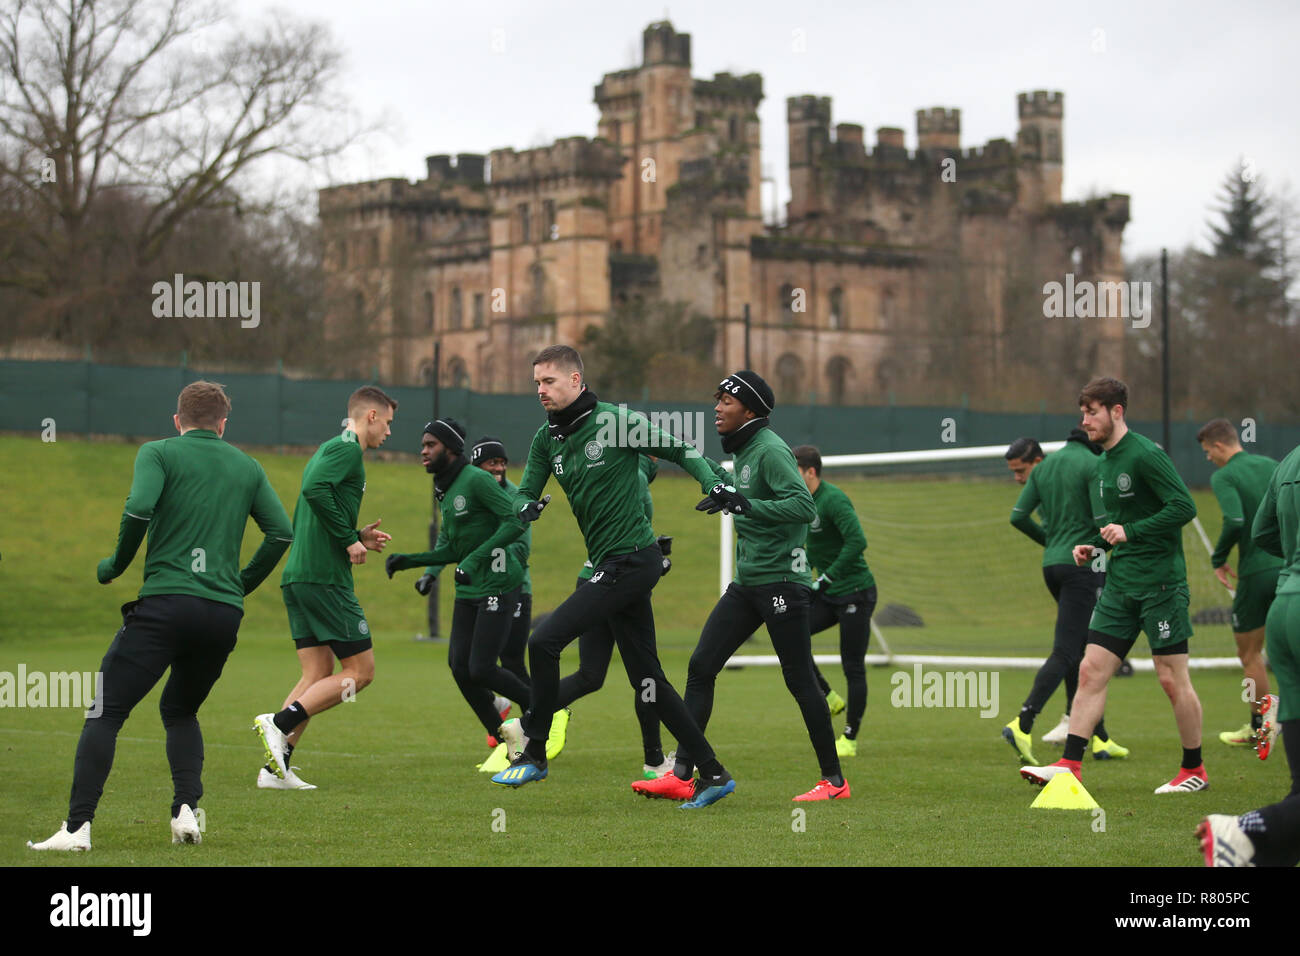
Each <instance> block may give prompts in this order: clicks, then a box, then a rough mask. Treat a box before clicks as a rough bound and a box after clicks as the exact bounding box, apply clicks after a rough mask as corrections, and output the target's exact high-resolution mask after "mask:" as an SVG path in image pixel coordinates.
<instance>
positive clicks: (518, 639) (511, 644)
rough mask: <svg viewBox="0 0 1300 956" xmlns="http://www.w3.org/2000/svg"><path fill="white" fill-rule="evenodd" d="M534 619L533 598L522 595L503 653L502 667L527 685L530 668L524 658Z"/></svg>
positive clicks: (516, 604)
mask: <svg viewBox="0 0 1300 956" xmlns="http://www.w3.org/2000/svg"><path fill="white" fill-rule="evenodd" d="M532 619H533V596H532V595H531V594H521V595H520V596H519V600H518V601H517V602H516V603H515V610H514V616H513V617H512V618H511V620H510V637H509V638H507V639H506V646H505V648H504V649H503V650H502V651H501V666H502V667H504V668H505V669H506V670H508V671H509V672H510V673H512V674H514V675H515V676H516V677H518V678H519V679H520V680H521V681H523V682H524V683H525V684H527V683H528V668H527V667H526V666H525V665H524V656H525V655H526V654H527V653H528V628H529V625H530V624H531V623H532Z"/></svg>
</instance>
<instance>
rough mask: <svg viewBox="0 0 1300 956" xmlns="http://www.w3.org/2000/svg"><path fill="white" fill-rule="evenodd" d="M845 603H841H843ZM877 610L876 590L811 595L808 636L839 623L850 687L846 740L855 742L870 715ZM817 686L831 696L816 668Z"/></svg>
mask: <svg viewBox="0 0 1300 956" xmlns="http://www.w3.org/2000/svg"><path fill="white" fill-rule="evenodd" d="M841 602H842V603H841ZM875 610H876V588H875V586H874V585H873V586H871V587H869V588H867V589H866V590H865V591H855V592H854V593H852V594H844V595H838V596H836V597H834V598H830V599H828V598H827V596H826V595H825V594H822V592H821V591H820V590H818V591H814V592H813V593H812V606H811V607H810V608H809V610H808V633H809V634H818V633H820V632H822V631H824V630H826V629H827V628H828V627H831V626H832V625H834V624H835V623H836V622H837V621H838V622H839V625H840V665H841V666H842V667H843V668H844V679H845V681H847V682H848V685H849V701H848V714H847V715H846V717H845V724H844V736H846V737H848V738H849V739H850V740H853V739H854V738H856V737H857V735H858V731H859V730H861V729H862V717H863V715H864V714H865V713H866V712H867V664H866V661H865V660H863V658H865V657H866V656H867V643H868V642H869V641H870V640H871V615H872V614H873V613H874V612H875ZM813 670H814V672H815V675H816V677H817V684H818V686H819V687H820V688H821V692H822V696H823V697H825V696H826V695H827V694H828V693H830V689H831V685H830V684H829V683H827V681H826V678H825V677H823V676H822V672H821V671H820V670H818V669H817V665H816V664H815V663H814V664H813Z"/></svg>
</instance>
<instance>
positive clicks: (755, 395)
mask: <svg viewBox="0 0 1300 956" xmlns="http://www.w3.org/2000/svg"><path fill="white" fill-rule="evenodd" d="M718 391H719V392H726V393H727V394H728V395H730V396H731V397H732V398H734V399H735V400H736V401H738V402H740V404H742V405H744V406H745V407H746V408H748V409H749V410H750V411H751V412H753V413H754V414H755V415H758V416H759V417H765V416H767V415H770V414H772V409H774V408H776V396H775V395H773V394H772V389H771V387H770V386H769V385H768V384H767V382H765V381H763V378H762V376H760V375H759V374H758V373H757V372H751V371H750V370H749V369H747V368H746V369H741V370H740V371H739V372H732V373H731V374H730V375H728V376H727V377H726V378H724V379H723V380H722V382H721V383H720V384H719V385H718Z"/></svg>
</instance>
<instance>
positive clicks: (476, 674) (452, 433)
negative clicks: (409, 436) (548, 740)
mask: <svg viewBox="0 0 1300 956" xmlns="http://www.w3.org/2000/svg"><path fill="white" fill-rule="evenodd" d="M464 450H465V429H464V428H463V427H461V425H460V423H458V422H457V421H456V420H455V419H451V418H447V419H438V420H437V421H432V422H429V424H427V425H425V426H424V437H423V440H422V442H421V445H420V454H421V459H422V460H423V462H424V467H425V470H426V471H428V472H430V473H431V474H432V475H433V476H434V479H433V486H434V493H435V494H436V496H437V498H438V503H439V506H440V510H441V512H442V526H441V529H440V532H439V535H438V541H437V543H436V546H435V547H434V549H433V550H432V551H424V552H420V553H418V554H392V555H389V557H388V559H387V560H386V561H385V562H384V567H385V569H386V570H387V571H388V576H389V577H390V578H391V577H392V576H393V572H395V571H402V570H405V569H407V568H417V567H420V566H421V565H428V566H429V568H428V570H427V571H426V574H427V573H434V574H436V573H437V571H438V569H440V568H442V567H445V566H446V565H448V564H452V565H455V572H454V576H455V579H456V605H455V609H454V611H453V612H452V620H451V639H450V647H449V649H448V653H447V663H448V664H449V665H450V667H451V673H452V677H453V678H454V679H455V681H456V686H457V687H459V688H460V692H461V694H462V695H463V696H464V698H465V702H466V703H468V704H469V706H470V709H471V710H472V711H473V712H474V716H475V717H477V718H478V720H479V722H480V723H481V724H482V725H483V728H484V730H486V731H487V733H488V734H489V735H492V736H495V737H500V736H501V734H500V732H499V731H500V727H501V715H500V713H499V712H498V711H497V709H496V707H495V705H494V703H493V694H494V693H496V694H499V695H501V696H502V697H506V698H508V699H510V700H515V701H518V702H519V703H520V705H522V706H524V707H527V706H528V701H529V697H530V694H529V689H528V683H527V681H524V680H521V679H520V678H519V676H518V675H517V674H514V673H512V672H510V671H508V670H506V669H505V668H503V667H501V666H500V664H499V663H498V660H499V658H500V657H501V652H502V650H503V649H504V648H505V646H506V641H507V640H508V639H509V637H510V628H511V624H512V622H513V621H514V612H515V610H516V609H517V608H518V607H519V602H520V600H521V599H522V596H523V582H524V575H525V573H526V572H525V571H524V566H523V564H522V563H521V562H520V561H519V558H518V557H517V555H516V554H515V553H513V552H511V551H510V550H509V546H510V545H511V544H512V543H513V542H514V541H515V540H517V539H518V538H519V537H521V536H522V535H523V533H524V530H525V527H524V523H523V522H522V521H520V520H519V518H518V517H517V516H516V515H515V511H514V503H513V501H512V500H511V498H510V496H509V495H507V494H506V492H505V489H503V488H502V487H501V485H500V484H499V483H498V482H497V480H496V479H495V478H493V477H492V475H490V474H489V473H488V472H487V471H485V470H483V469H482V468H475V467H474V466H472V465H470V464H469V462H468V461H467V460H466V459H465V456H464V454H463V452H464Z"/></svg>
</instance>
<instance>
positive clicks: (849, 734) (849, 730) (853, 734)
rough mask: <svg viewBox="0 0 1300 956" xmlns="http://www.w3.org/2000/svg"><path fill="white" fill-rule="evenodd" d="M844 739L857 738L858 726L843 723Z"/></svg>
mask: <svg viewBox="0 0 1300 956" xmlns="http://www.w3.org/2000/svg"><path fill="white" fill-rule="evenodd" d="M844 739H845V740H857V739H858V728H856V727H854V726H853V725H852V724H845V725H844Z"/></svg>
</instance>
